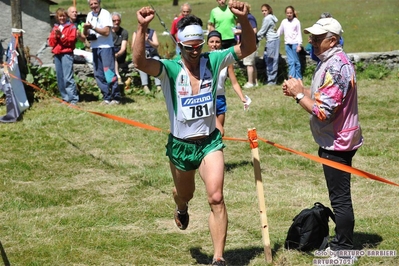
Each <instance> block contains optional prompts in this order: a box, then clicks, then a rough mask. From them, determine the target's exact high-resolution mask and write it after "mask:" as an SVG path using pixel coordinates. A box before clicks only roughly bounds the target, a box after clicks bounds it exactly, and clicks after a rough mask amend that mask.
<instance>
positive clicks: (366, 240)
mask: <svg viewBox="0 0 399 266" xmlns="http://www.w3.org/2000/svg"><path fill="white" fill-rule="evenodd" d="M353 240H354V243H353V246H354V249H355V250H360V249H363V248H376V247H378V245H379V244H380V243H381V242H382V240H383V238H382V237H381V236H380V235H377V234H369V233H364V232H355V233H354V235H353Z"/></svg>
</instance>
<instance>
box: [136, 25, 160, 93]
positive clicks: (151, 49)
mask: <svg viewBox="0 0 399 266" xmlns="http://www.w3.org/2000/svg"><path fill="white" fill-rule="evenodd" d="M135 40H136V32H133V37H132V51H133V50H134V41H135ZM158 46H159V42H158V36H157V32H156V31H155V30H153V29H150V28H148V30H147V33H146V38H145V54H146V57H147V58H154V59H157V60H159V59H160V58H161V57H160V56H159V54H158ZM138 71H139V73H140V79H141V86H143V90H144V92H145V93H146V94H149V93H150V92H151V90H150V88H149V76H148V74H146V73H144V72H143V71H140V70H138ZM155 85H156V86H157V92H160V91H161V81H160V80H159V79H157V78H155Z"/></svg>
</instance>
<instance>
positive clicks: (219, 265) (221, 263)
mask: <svg viewBox="0 0 399 266" xmlns="http://www.w3.org/2000/svg"><path fill="white" fill-rule="evenodd" d="M212 266H226V261H225V260H224V259H223V258H217V259H213V261H212Z"/></svg>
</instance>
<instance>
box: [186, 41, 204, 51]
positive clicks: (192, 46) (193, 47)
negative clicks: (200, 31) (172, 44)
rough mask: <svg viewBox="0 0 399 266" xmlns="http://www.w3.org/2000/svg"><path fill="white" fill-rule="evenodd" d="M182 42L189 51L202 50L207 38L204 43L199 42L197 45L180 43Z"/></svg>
mask: <svg viewBox="0 0 399 266" xmlns="http://www.w3.org/2000/svg"><path fill="white" fill-rule="evenodd" d="M180 44H181V46H182V47H183V48H184V50H186V51H187V52H193V51H194V50H201V49H202V47H203V46H204V44H205V40H204V41H203V42H202V43H200V44H197V45H187V44H184V43H180Z"/></svg>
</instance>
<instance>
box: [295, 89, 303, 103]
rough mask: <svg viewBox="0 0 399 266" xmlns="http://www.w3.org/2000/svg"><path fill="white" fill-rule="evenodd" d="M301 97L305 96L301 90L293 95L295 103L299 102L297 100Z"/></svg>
mask: <svg viewBox="0 0 399 266" xmlns="http://www.w3.org/2000/svg"><path fill="white" fill-rule="evenodd" d="M303 97H305V94H303V93H302V92H301V93H298V94H297V95H296V96H295V100H296V103H299V101H300V100H302V98H303Z"/></svg>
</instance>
